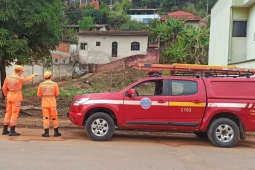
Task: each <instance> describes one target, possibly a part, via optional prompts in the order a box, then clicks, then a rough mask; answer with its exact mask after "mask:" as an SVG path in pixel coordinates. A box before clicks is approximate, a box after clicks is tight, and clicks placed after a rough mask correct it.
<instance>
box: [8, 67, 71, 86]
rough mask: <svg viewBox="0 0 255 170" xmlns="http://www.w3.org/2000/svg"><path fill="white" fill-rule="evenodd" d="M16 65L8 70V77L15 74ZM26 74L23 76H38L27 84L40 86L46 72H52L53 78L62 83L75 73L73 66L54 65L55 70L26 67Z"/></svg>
mask: <svg viewBox="0 0 255 170" xmlns="http://www.w3.org/2000/svg"><path fill="white" fill-rule="evenodd" d="M14 67H15V64H13V66H11V67H7V68H6V75H10V74H13V73H14ZM24 69H25V71H24V73H23V76H24V77H26V76H30V75H32V74H34V73H37V74H38V76H37V77H35V78H34V79H33V81H30V82H28V83H27V84H38V83H41V82H42V81H44V77H43V74H44V72H45V71H51V72H52V77H53V79H54V80H55V81H62V80H63V79H67V78H71V77H72V73H73V66H72V65H69V64H65V65H56V64H54V65H53V70H52V69H51V70H47V69H46V68H44V67H43V66H41V65H34V66H32V65H24Z"/></svg>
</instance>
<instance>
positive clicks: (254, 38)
mask: <svg viewBox="0 0 255 170" xmlns="http://www.w3.org/2000/svg"><path fill="white" fill-rule="evenodd" d="M248 17H249V20H248V23H247V49H246V51H247V52H246V59H247V60H250V59H254V58H255V4H254V5H253V6H251V7H250V9H249V16H248ZM253 67H255V65H254V66H253Z"/></svg>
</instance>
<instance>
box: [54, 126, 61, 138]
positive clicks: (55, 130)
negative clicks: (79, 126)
mask: <svg viewBox="0 0 255 170" xmlns="http://www.w3.org/2000/svg"><path fill="white" fill-rule="evenodd" d="M58 136H61V133H59V132H58V128H54V137H58Z"/></svg>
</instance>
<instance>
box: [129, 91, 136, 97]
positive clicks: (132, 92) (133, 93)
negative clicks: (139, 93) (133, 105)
mask: <svg viewBox="0 0 255 170" xmlns="http://www.w3.org/2000/svg"><path fill="white" fill-rule="evenodd" d="M134 95H135V89H128V97H133V96H134Z"/></svg>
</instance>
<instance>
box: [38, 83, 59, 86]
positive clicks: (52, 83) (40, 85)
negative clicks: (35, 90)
mask: <svg viewBox="0 0 255 170" xmlns="http://www.w3.org/2000/svg"><path fill="white" fill-rule="evenodd" d="M43 85H57V83H54V82H52V83H51V82H44V83H41V84H40V86H43Z"/></svg>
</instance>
